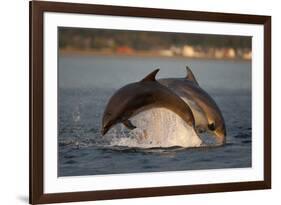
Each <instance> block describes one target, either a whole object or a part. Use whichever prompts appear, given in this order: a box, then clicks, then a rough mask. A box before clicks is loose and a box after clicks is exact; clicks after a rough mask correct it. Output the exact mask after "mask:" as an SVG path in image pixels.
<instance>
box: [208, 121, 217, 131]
mask: <svg viewBox="0 0 281 205" xmlns="http://www.w3.org/2000/svg"><path fill="white" fill-rule="evenodd" d="M208 128H209V129H210V130H211V131H214V130H215V129H216V126H215V123H214V122H212V123H211V124H208Z"/></svg>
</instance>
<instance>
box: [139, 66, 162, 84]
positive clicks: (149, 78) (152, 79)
mask: <svg viewBox="0 0 281 205" xmlns="http://www.w3.org/2000/svg"><path fill="white" fill-rule="evenodd" d="M159 70H160V69H159V68H158V69H156V70H154V71H152V72H151V73H149V74H148V75H147V76H146V77H145V78H144V79H142V80H141V82H146V81H156V80H155V76H156V74H157V73H158V71H159Z"/></svg>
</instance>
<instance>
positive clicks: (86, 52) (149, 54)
mask: <svg viewBox="0 0 281 205" xmlns="http://www.w3.org/2000/svg"><path fill="white" fill-rule="evenodd" d="M58 54H59V55H61V56H77V55H79V56H107V57H109V56H116V57H125V58H126V57H146V58H155V57H157V58H166V59H169V58H179V59H192V60H194V59H196V60H228V61H234V60H235V61H251V60H252V59H244V58H215V57H196V56H182V55H173V56H165V55H160V54H159V53H156V52H134V53H125V54H123V53H115V52H102V51H95V50H78V49H59V50H58Z"/></svg>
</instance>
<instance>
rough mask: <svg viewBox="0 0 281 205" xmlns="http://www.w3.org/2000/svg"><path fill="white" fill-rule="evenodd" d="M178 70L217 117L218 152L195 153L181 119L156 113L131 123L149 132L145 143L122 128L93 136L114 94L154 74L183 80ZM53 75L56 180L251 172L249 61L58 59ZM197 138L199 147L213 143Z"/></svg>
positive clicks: (196, 149) (139, 135)
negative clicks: (221, 141)
mask: <svg viewBox="0 0 281 205" xmlns="http://www.w3.org/2000/svg"><path fill="white" fill-rule="evenodd" d="M185 65H189V66H190V67H191V69H192V70H193V72H194V74H195V75H196V77H197V80H198V82H199V84H200V86H201V87H202V88H203V89H205V90H206V91H207V92H208V93H209V94H210V95H211V96H212V97H213V98H214V100H215V101H216V103H217V104H218V106H219V107H220V109H221V111H222V114H223V116H224V119H225V123H226V128H227V139H226V141H227V143H226V145H225V146H222V147H212V146H210V147H208V146H201V147H198V145H199V144H198V141H197V139H196V137H192V136H191V134H190V133H191V130H190V129H189V128H188V127H186V125H184V123H183V122H182V121H181V119H179V117H178V116H176V115H175V114H173V113H171V112H169V111H167V110H163V109H162V110H161V109H155V110H150V111H147V112H144V113H141V114H140V115H138V116H136V117H135V118H134V119H132V121H133V123H134V124H136V125H137V127H141V126H144V127H146V128H148V130H150V132H149V134H148V137H146V138H143V137H142V136H143V132H142V130H141V129H139V128H137V129H135V130H133V131H130V130H127V129H126V128H125V127H124V126H123V125H117V126H115V127H114V128H113V129H111V130H110V132H109V133H108V134H107V135H105V136H102V135H101V134H100V129H101V119H102V115H103V111H104V108H105V106H106V103H107V101H108V99H109V98H110V96H111V95H112V94H113V93H114V92H115V91H116V90H117V89H118V88H120V87H122V86H124V85H125V84H127V83H130V82H135V81H138V80H140V79H142V78H143V77H144V76H145V75H146V74H148V73H149V72H151V71H152V70H153V69H154V68H156V67H160V73H159V75H157V77H158V78H162V77H182V76H185ZM58 72H59V87H58V89H59V90H58V91H59V98H58V111H59V113H58V125H59V129H58V151H59V159H58V176H81V175H101V174H120V173H137V172H160V171H180V170H202V169H225V168H243V167H251V159H252V157H251V147H252V146H251V145H252V137H251V62H250V61H218V60H190V59H184V58H140V57H101V56H96V57H93V56H83V57H82V56H60V57H59V71H58ZM117 106H118V105H117ZM201 137H202V140H203V142H204V143H205V144H208V143H209V142H211V141H212V138H211V137H209V136H206V135H204V136H201ZM189 145H194V146H195V147H189Z"/></svg>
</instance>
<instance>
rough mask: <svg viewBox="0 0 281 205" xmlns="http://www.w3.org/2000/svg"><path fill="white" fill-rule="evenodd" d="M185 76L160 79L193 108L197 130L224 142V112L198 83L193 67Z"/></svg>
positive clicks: (220, 142) (188, 69) (218, 141)
mask: <svg viewBox="0 0 281 205" xmlns="http://www.w3.org/2000/svg"><path fill="white" fill-rule="evenodd" d="M186 69H187V76H186V77H185V78H164V79H158V81H159V82H160V83H161V84H162V85H165V86H167V87H168V88H169V89H171V90H172V91H173V92H175V93H176V94H177V95H178V96H180V97H181V98H182V99H183V100H184V101H185V102H186V103H187V104H188V105H189V107H190V108H191V110H192V113H193V115H194V118H195V127H196V130H197V132H199V133H200V132H201V133H202V132H205V131H207V132H209V133H211V134H213V135H214V136H215V138H216V141H217V143H219V144H221V145H222V144H224V143H225V136H226V128H225V123H224V118H223V116H222V113H221V111H220V109H219V107H218V106H217V104H216V102H215V101H214V100H213V99H212V97H211V96H210V95H209V94H208V93H207V92H206V91H204V90H203V89H202V88H201V87H200V86H199V84H198V82H197V80H196V78H195V76H194V75H193V73H192V71H191V69H190V68H189V67H186Z"/></svg>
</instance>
